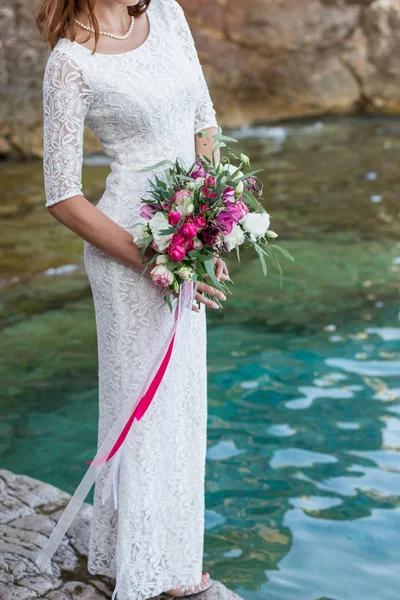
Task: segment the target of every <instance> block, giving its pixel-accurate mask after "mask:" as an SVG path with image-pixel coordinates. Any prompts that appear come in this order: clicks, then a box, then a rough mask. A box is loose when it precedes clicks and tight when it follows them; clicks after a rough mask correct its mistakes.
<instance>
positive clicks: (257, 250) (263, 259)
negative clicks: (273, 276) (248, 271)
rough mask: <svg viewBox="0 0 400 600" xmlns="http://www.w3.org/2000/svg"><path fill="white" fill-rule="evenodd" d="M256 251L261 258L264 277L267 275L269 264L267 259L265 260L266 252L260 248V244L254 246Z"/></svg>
mask: <svg viewBox="0 0 400 600" xmlns="http://www.w3.org/2000/svg"><path fill="white" fill-rule="evenodd" d="M253 246H254V249H255V251H256V252H257V254H258V256H259V257H260V262H261V266H262V270H263V273H264V275H266V274H267V263H266V262H265V258H264V252H263V251H262V249H261V248H260V246H259V245H258V244H253Z"/></svg>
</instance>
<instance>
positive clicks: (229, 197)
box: [222, 187, 236, 206]
mask: <svg viewBox="0 0 400 600" xmlns="http://www.w3.org/2000/svg"><path fill="white" fill-rule="evenodd" d="M222 200H223V201H224V204H225V206H229V205H230V204H234V203H235V200H236V189H235V188H233V187H227V188H225V189H224V191H223V193H222Z"/></svg>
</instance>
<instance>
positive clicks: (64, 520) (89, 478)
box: [35, 283, 197, 600]
mask: <svg viewBox="0 0 400 600" xmlns="http://www.w3.org/2000/svg"><path fill="white" fill-rule="evenodd" d="M196 291H197V285H196V284H195V285H193V283H190V284H186V283H185V284H182V285H181V289H180V293H179V296H178V299H177V303H178V304H177V307H178V316H177V318H176V320H175V323H174V325H173V327H172V330H171V332H170V333H169V335H168V336H167V339H166V340H165V342H164V344H163V345H162V347H161V349H160V351H159V353H158V356H157V360H156V361H155V362H154V365H153V367H152V369H151V370H150V373H149V375H148V377H147V379H146V381H145V383H144V385H143V387H142V388H141V390H140V393H139V394H137V396H136V398H135V399H134V400H133V401H132V402H126V404H125V405H124V407H123V409H122V410H121V412H120V414H119V416H118V417H117V419H116V420H115V421H114V424H113V425H112V427H111V428H110V430H109V432H108V434H107V436H106V438H105V439H104V441H103V442H102V444H101V445H100V446H99V448H98V450H97V453H96V455H95V457H94V459H93V461H92V463H93V462H96V460H98V459H100V458H101V457H102V456H104V455H108V453H109V452H110V451H111V449H112V447H113V446H114V444H115V442H116V440H117V439H118V437H119V435H120V433H121V431H122V429H123V428H124V425H125V423H126V422H127V420H128V419H129V417H130V415H131V414H132V412H133V411H134V410H135V408H136V406H137V405H138V403H139V401H140V399H141V398H142V396H143V395H144V393H145V392H146V390H147V388H148V386H149V384H150V382H151V381H152V380H153V378H154V375H155V373H156V372H157V370H158V367H159V365H160V363H161V361H162V360H163V357H164V356H165V353H166V351H167V349H168V347H169V344H170V342H171V340H172V337H173V336H174V335H175V333H176V331H177V328H178V324H179V323H180V321H181V317H182V314H183V312H184V309H190V310H191V308H192V304H193V301H194V296H195V294H196ZM173 308H174V309H175V308H176V302H174V307H173ZM122 449H123V445H122V446H121V447H120V448H119V450H118V452H117V453H116V454H115V455H114V456H113V458H112V459H111V460H112V461H113V464H112V465H111V467H110V471H109V473H108V475H107V478H106V480H105V482H104V487H103V491H102V502H103V504H104V502H106V500H107V499H108V498H109V496H110V493H111V488H113V495H114V507H115V509H117V507H118V477H119V466H120V461H121V456H122ZM105 464H106V463H103V464H100V465H98V466H95V465H94V464H91V465H90V466H89V468H88V469H87V471H86V473H85V475H84V477H83V478H82V480H81V482H80V484H79V485H78V487H77V489H76V490H75V493H74V495H73V496H72V497H71V499H70V501H69V503H68V504H67V506H66V508H65V510H64V512H63V513H62V515H61V517H60V518H59V520H58V522H57V525H56V526H55V527H54V529H53V531H52V533H51V535H50V537H49V539H48V540H47V541H46V543H45V545H44V547H43V548H42V550H41V552H40V553H39V555H38V556H37V558H36V560H35V563H36V564H37V565H38V566H39V567H40V568H42V569H46V568H47V567H48V565H49V563H50V561H51V559H52V557H53V555H54V553H55V552H56V550H57V548H58V547H59V545H60V543H61V541H62V539H63V537H64V535H65V533H66V532H67V530H68V528H69V527H70V525H71V524H72V522H73V520H74V519H75V517H76V515H77V513H78V512H79V510H80V508H81V506H82V504H83V502H84V501H85V498H86V496H87V495H88V493H89V491H90V489H91V487H92V485H93V484H94V482H95V481H96V479H97V478H98V477H99V475H100V473H101V471H102V469H103V467H104V465H105ZM125 565H126V558H125V560H124V562H123V565H122V568H121V570H120V573H119V577H118V578H117V579H118V582H117V586H119V582H120V579H121V575H122V572H123V570H124V567H125ZM115 593H116V589H115V591H114V594H113V599H112V600H114V598H115Z"/></svg>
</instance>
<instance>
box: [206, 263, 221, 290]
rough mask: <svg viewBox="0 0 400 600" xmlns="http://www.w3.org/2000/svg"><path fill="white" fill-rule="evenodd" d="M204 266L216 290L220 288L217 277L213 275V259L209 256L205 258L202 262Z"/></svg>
mask: <svg viewBox="0 0 400 600" xmlns="http://www.w3.org/2000/svg"><path fill="white" fill-rule="evenodd" d="M204 266H205V268H206V271H207V274H208V276H209V277H210V279H211V281H212V282H213V285H214V287H215V288H217V290H220V289H221V285H220V283H219V281H218V279H217V278H216V276H215V269H214V261H213V259H212V258H209V259H208V260H206V261H205V262H204Z"/></svg>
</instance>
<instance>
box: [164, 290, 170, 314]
mask: <svg viewBox="0 0 400 600" xmlns="http://www.w3.org/2000/svg"><path fill="white" fill-rule="evenodd" d="M165 302H166V303H167V304H168V308H169V310H170V311H171V312H172V302H171V296H170V294H165Z"/></svg>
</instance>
